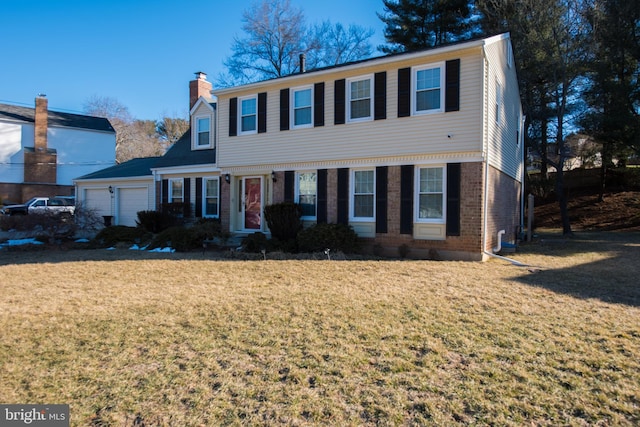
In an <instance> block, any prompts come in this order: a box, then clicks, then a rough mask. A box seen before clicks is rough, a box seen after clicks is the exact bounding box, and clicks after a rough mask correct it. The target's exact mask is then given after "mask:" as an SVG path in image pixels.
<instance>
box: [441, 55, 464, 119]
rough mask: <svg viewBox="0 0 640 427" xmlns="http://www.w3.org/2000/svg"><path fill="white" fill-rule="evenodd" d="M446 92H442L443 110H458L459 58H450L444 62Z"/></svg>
mask: <svg viewBox="0 0 640 427" xmlns="http://www.w3.org/2000/svg"><path fill="white" fill-rule="evenodd" d="M445 76H446V77H445V79H446V84H445V87H446V92H445V93H444V111H445V112H449V111H459V110H460V60H459V59H452V60H450V61H447V63H446V71H445Z"/></svg>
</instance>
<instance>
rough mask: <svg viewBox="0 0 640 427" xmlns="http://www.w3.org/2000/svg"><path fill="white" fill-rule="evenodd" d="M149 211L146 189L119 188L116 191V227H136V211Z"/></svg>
mask: <svg viewBox="0 0 640 427" xmlns="http://www.w3.org/2000/svg"><path fill="white" fill-rule="evenodd" d="M148 210H149V195H148V194H147V188H146V187H145V188H120V189H119V190H118V218H117V220H118V225H128V226H129V227H135V226H136V219H138V211H148Z"/></svg>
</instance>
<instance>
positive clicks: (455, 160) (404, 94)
mask: <svg viewBox="0 0 640 427" xmlns="http://www.w3.org/2000/svg"><path fill="white" fill-rule="evenodd" d="M210 91H211V85H210V84H209V83H208V82H207V81H206V80H205V76H204V74H202V73H197V78H196V80H194V81H192V82H190V106H191V130H190V132H188V133H187V134H186V135H185V136H184V137H183V139H181V140H180V141H179V142H178V143H176V145H175V146H174V147H173V148H172V149H171V150H169V151H168V152H167V154H166V155H165V156H163V157H162V158H160V159H159V160H158V161H157V162H156V163H155V164H154V165H153V166H152V167H151V170H152V174H153V180H154V182H155V188H156V190H155V194H154V196H153V197H155V206H156V208H157V209H162V208H163V207H167V206H169V205H174V206H176V205H178V206H179V205H180V204H183V205H184V206H186V207H187V209H185V210H184V211H183V212H184V214H185V215H186V216H194V217H202V216H205V217H214V218H215V217H217V218H219V219H220V221H221V224H222V228H223V230H228V231H229V232H231V233H234V234H236V235H247V234H249V233H254V232H264V233H269V229H268V227H267V224H266V222H265V221H264V218H263V212H264V207H265V206H266V205H269V204H273V203H278V202H283V201H292V202H296V203H299V204H301V205H302V208H303V220H304V223H305V226H309V225H312V224H315V223H342V224H347V225H349V226H351V227H353V229H354V230H355V231H356V232H357V233H358V235H359V236H361V237H362V238H363V239H364V241H365V242H366V243H367V244H368V245H369V246H370V247H372V248H373V247H375V248H376V250H377V251H380V252H382V253H385V254H388V255H398V253H399V248H400V247H403V246H405V245H406V247H407V248H408V249H409V256H410V257H415V258H441V259H468V260H481V259H485V258H486V257H487V256H488V253H490V252H491V251H492V248H493V247H494V246H496V245H497V243H498V239H500V238H501V237H499V236H501V235H502V233H499V232H500V231H502V230H504V232H505V234H504V236H503V237H502V239H503V240H505V241H508V242H514V241H515V239H516V234H517V232H518V230H519V227H521V225H522V223H523V218H522V194H521V193H522V187H523V185H522V183H523V179H522V177H523V173H524V170H523V143H522V136H521V135H522V122H523V120H522V118H523V116H522V109H521V105H520V97H519V91H518V82H517V78H516V70H515V64H514V63H513V52H512V48H511V43H510V39H509V35H508V34H503V35H499V36H495V37H489V38H484V39H479V40H472V41H467V42H462V43H456V44H451V45H447V46H441V47H437V48H432V49H427V50H422V51H417V52H409V53H402V54H395V55H389V56H385V57H379V58H372V59H368V60H364V61H359V62H354V63H349V64H344V65H340V66H336V67H330V68H325V69H319V70H313V71H309V72H302V73H299V74H295V75H290V76H286V77H281V78H277V79H272V80H267V81H263V82H257V83H252V84H247V85H243V86H238V87H233V88H226V89H219V90H215V91H213V92H212V93H213V94H214V95H215V97H216V101H217V102H215V103H214V102H213V101H212V99H211V96H210V93H209V92H210ZM105 184H106V182H105Z"/></svg>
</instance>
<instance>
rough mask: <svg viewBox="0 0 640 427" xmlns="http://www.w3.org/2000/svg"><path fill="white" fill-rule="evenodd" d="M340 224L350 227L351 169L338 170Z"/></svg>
mask: <svg viewBox="0 0 640 427" xmlns="http://www.w3.org/2000/svg"><path fill="white" fill-rule="evenodd" d="M338 224H344V225H349V169H348V168H340V169H338Z"/></svg>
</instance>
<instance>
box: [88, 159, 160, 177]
mask: <svg viewBox="0 0 640 427" xmlns="http://www.w3.org/2000/svg"><path fill="white" fill-rule="evenodd" d="M158 159H160V157H141V158H139V159H131V160H129V161H126V162H124V163H120V164H119V165H115V166H111V167H108V168H106V169H101V170H99V171H96V172H92V173H90V174H87V175H83V176H81V177H80V178H76V179H77V180H85V179H115V178H131V177H143V176H152V173H151V168H152V167H154V165H155V163H156V162H157V161H158Z"/></svg>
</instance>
